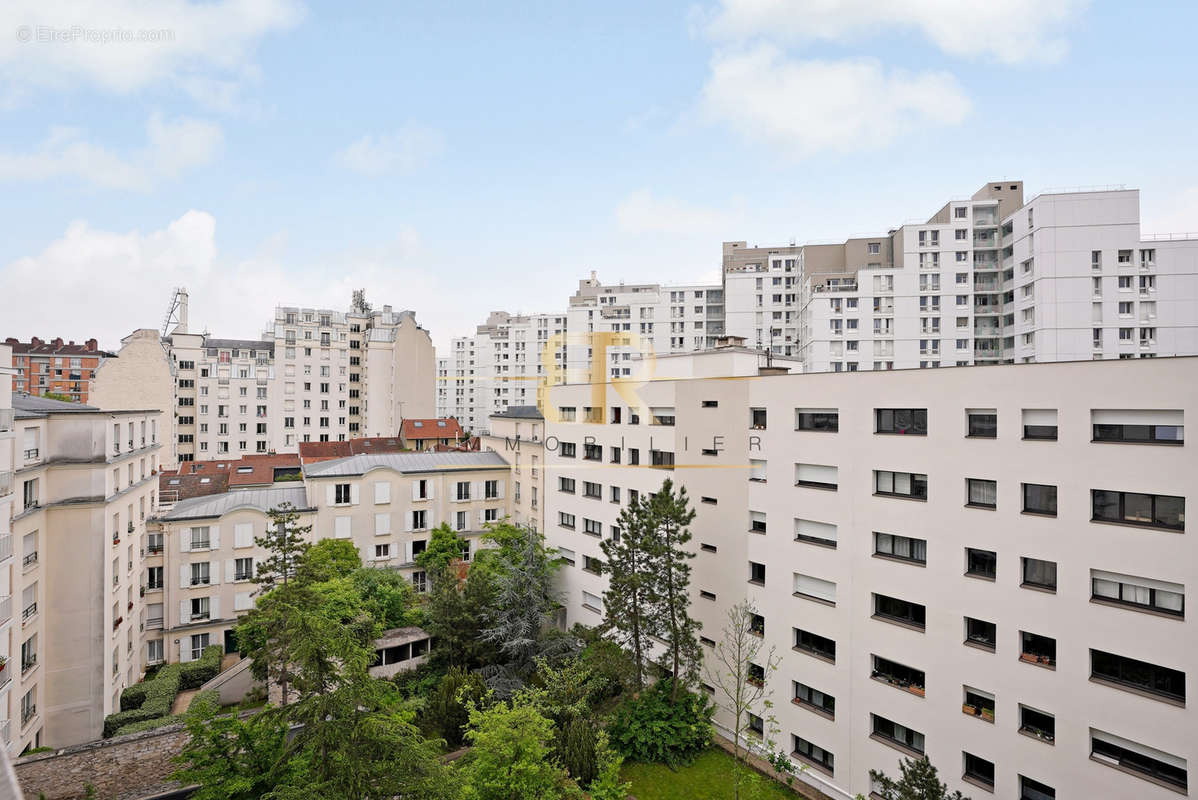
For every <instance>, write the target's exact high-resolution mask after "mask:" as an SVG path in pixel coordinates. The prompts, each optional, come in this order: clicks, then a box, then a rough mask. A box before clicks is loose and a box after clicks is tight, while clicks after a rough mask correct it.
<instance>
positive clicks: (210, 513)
mask: <svg viewBox="0 0 1198 800" xmlns="http://www.w3.org/2000/svg"><path fill="white" fill-rule="evenodd" d="M283 503H291V505H293V506H295V507H296V508H297V509H299V510H301V511H307V510H310V509H309V508H308V494H307V491H306V490H305V489H304V487H303V485H302V484H301V485H296V486H275V487H272V488H270V489H242V490H240V491H236V492H224V493H223V494H213V495H205V496H204V497H192V498H188V499H187V500H180V501H179V502H178V503H176V504H175V507H174V508H172V509H171V510H170V511H169V512H167V513H166V514H165V515H164V516H163V519H165V520H168V521H170V520H180V519H211V518H213V517H223V516H224V515H225V514H228V513H229V512H230V511H236V510H238V509H241V508H251V509H257V510H258V511H261V512H263V513H266V512H267V511H269V510H270V509H272V508H277V507H278V506H280V505H281V504H283Z"/></svg>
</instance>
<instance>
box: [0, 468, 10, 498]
mask: <svg viewBox="0 0 1198 800" xmlns="http://www.w3.org/2000/svg"><path fill="white" fill-rule="evenodd" d="M12 484H13V479H12V470H7V469H0V497H5V496H7V495H10V494H12Z"/></svg>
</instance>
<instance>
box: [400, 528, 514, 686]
mask: <svg viewBox="0 0 1198 800" xmlns="http://www.w3.org/2000/svg"><path fill="white" fill-rule="evenodd" d="M466 548H467V543H466V540H465V539H463V538H462V537H460V536H458V535H457V534H456V533H454V532H453V531H452V530H450V528H449V526H448V525H444V524H442V525H439V526H437V527H436V528H434V529H433V532H432V535H431V536H430V538H429V544H428V548H427V549H426V550H425V551H424V552H423V553H421V554H420V555H418V556H417V557H416V563H417V564H418V565H420V567H421V568H422V569H424V570H425V572H426V573H427V574H428V578H429V590H428V594H427V595H426V596H425V598H424V605H423V611H424V621H423V627H424V629H425V631H427V632H428V633H429V635H431V636H432V637H433V638H434V639H436V640H437V646H436V648H435V649H434V650H433V651H432V652H431V653H430V654H429V658H430V660H431V661H432V662H433V663H435V664H441V665H447V666H450V667H462V668H465V669H471V668H473V667H477V666H479V665H480V664H482V663H483V661H484V659H485V652H484V648H483V646H482V642H481V641H480V637H481V635H482V629H483V626H484V624H485V617H486V615H487V614H488V612H489V610H490V608H491V603H492V597H493V595H494V585H493V581H492V578H493V576H494V574H495V573H494V570H492V569H490V568H489V565H488V563H487V562H488V558H487V555H489V554H490V551H487V554H483V553H480V554H479V556H478V557H477V558H476V563H475V564H474V565H471V566H470V568H469V572H468V573H467V575H466V580H465V581H462V580H461V579H460V577H459V574H458V570H459V568H460V565H461V561H462V556H463V553H464V552H466Z"/></svg>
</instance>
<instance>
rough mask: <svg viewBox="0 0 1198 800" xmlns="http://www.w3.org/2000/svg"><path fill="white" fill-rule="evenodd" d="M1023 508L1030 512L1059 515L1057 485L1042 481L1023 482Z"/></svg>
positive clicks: (1051, 515) (1052, 515)
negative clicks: (1048, 484) (1042, 482)
mask: <svg viewBox="0 0 1198 800" xmlns="http://www.w3.org/2000/svg"><path fill="white" fill-rule="evenodd" d="M1023 510H1024V511H1025V512H1027V513H1029V514H1046V515H1048V516H1050V517H1055V516H1056V515H1057V487H1055V486H1046V485H1044V484H1040V483H1025V484H1023Z"/></svg>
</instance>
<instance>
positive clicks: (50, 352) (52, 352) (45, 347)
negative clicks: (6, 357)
mask: <svg viewBox="0 0 1198 800" xmlns="http://www.w3.org/2000/svg"><path fill="white" fill-rule="evenodd" d="M4 344H7V345H9V346H11V347H12V354H13V355H14V356H16V355H30V356H91V357H93V358H116V354H115V353H110V352H108V351H107V350H100V349H99V347H98V346H97V344H96V340H95V339H88V340H87V341H86V342H84V343H83V344H75V342H73V341H70V342H65V343H64V342H63V341H62V339H51V340H50V341H48V342H46V341H42V340H41V339H39V338H37V337H36V336H35V337H33V339H31V340H30V341H28V342H22V341H18V340H17V339H14V338H13V337H11V336H10V337H9V338H7V339H5V340H4Z"/></svg>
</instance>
